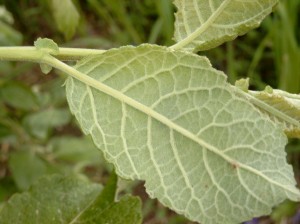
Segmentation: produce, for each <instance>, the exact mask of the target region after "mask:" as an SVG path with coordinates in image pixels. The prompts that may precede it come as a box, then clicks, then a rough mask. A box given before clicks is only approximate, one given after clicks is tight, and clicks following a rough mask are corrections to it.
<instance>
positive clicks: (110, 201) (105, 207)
mask: <svg viewBox="0 0 300 224" xmlns="http://www.w3.org/2000/svg"><path fill="white" fill-rule="evenodd" d="M116 189H117V176H116V174H112V175H111V176H110V179H109V181H108V183H107V185H106V186H105V188H104V189H103V191H102V192H101V194H100V195H99V196H98V198H97V199H96V200H95V201H94V203H93V204H91V205H90V207H89V209H87V210H86V211H85V212H84V213H83V214H82V215H81V216H80V217H79V218H78V221H77V222H75V223H78V224H79V223H85V224H92V223H107V224H124V223H128V224H138V223H142V214H141V201H140V199H139V198H138V197H133V196H124V197H123V198H122V199H121V200H120V201H119V202H114V201H115V195H116Z"/></svg>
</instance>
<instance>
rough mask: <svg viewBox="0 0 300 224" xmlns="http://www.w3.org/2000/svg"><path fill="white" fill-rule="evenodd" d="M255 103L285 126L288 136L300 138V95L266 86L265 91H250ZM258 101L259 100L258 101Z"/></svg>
mask: <svg viewBox="0 0 300 224" xmlns="http://www.w3.org/2000/svg"><path fill="white" fill-rule="evenodd" d="M249 94H251V95H252V96H254V97H255V98H256V100H254V104H256V105H257V106H258V108H259V109H260V110H262V111H263V112H265V113H267V114H268V116H270V118H271V119H272V120H273V121H275V122H276V123H277V124H279V125H280V126H282V127H283V129H284V131H285V132H286V134H287V135H288V137H293V138H300V95H299V94H291V93H287V92H285V91H282V90H277V89H274V90H273V89H272V88H270V87H266V90H265V91H259V92H257V91H249ZM257 101H258V102H257Z"/></svg>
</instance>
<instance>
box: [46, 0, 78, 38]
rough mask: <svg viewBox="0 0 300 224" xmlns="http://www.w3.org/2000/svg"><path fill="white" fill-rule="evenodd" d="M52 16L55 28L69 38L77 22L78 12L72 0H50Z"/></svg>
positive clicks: (73, 32) (72, 34)
mask: <svg viewBox="0 0 300 224" xmlns="http://www.w3.org/2000/svg"><path fill="white" fill-rule="evenodd" d="M50 1H51V8H52V13H53V17H54V19H55V22H56V25H57V28H58V30H59V31H60V32H62V33H63V34H64V36H65V39H67V40H69V39H71V38H72V37H73V36H74V34H75V30H76V28H77V26H78V23H79V13H78V12H77V9H76V7H75V5H74V4H73V2H72V0H50Z"/></svg>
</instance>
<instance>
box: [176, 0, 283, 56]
mask: <svg viewBox="0 0 300 224" xmlns="http://www.w3.org/2000/svg"><path fill="white" fill-rule="evenodd" d="M277 2H278V0H239V1H237V0H194V1H191V0H175V1H174V4H175V5H176V7H177V9H178V11H177V13H176V21H175V40H176V42H181V43H180V45H178V47H179V48H184V49H185V50H188V51H199V50H207V49H210V48H214V47H216V46H218V45H220V44H222V43H224V42H226V41H230V40H233V39H235V38H236V37H237V36H239V35H243V34H245V33H246V32H247V31H249V30H251V29H253V28H256V27H258V26H259V24H260V23H261V21H262V20H263V19H264V18H265V17H266V16H267V15H268V14H270V13H271V12H272V9H273V7H274V6H275V5H276V4H277Z"/></svg>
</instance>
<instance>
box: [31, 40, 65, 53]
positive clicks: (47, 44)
mask: <svg viewBox="0 0 300 224" xmlns="http://www.w3.org/2000/svg"><path fill="white" fill-rule="evenodd" d="M34 46H35V47H36V49H38V50H41V51H43V52H45V53H47V54H51V55H57V54H59V48H58V46H57V44H56V43H55V42H54V41H53V40H51V39H48V38H38V39H37V40H36V41H35V42H34Z"/></svg>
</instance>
